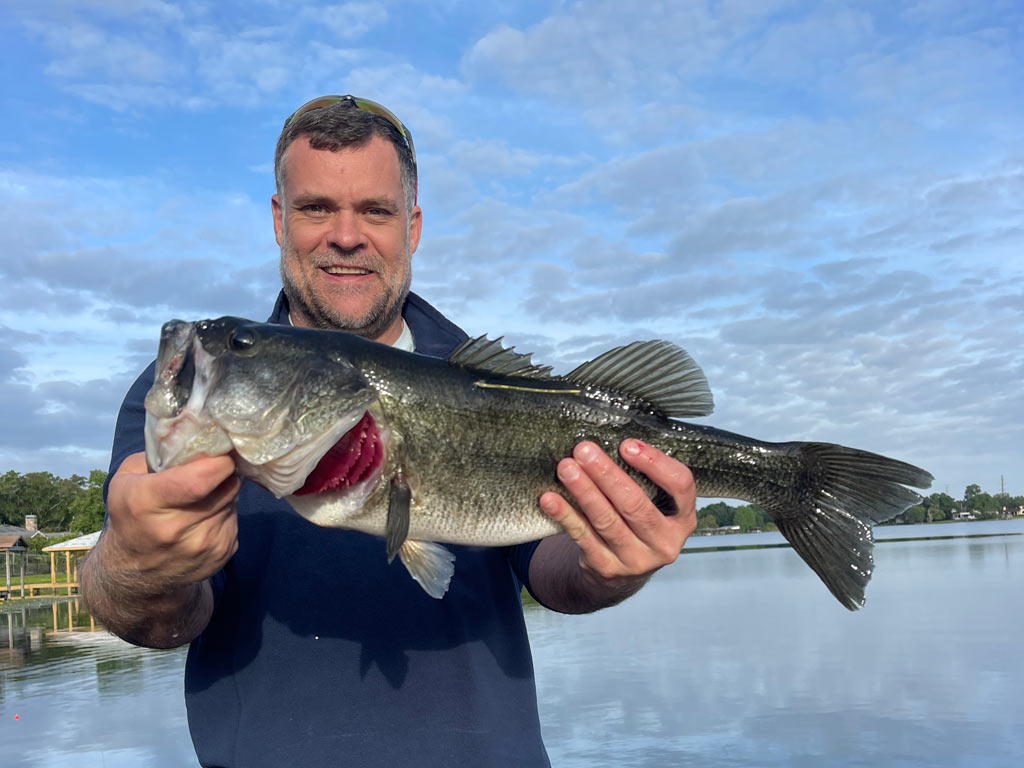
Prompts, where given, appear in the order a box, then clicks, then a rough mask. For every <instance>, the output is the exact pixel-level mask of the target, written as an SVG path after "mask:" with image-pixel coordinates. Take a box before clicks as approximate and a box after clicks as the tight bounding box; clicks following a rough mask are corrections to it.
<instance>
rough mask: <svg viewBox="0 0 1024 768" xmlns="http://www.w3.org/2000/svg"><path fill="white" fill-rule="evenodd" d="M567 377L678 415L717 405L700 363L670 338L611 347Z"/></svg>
mask: <svg viewBox="0 0 1024 768" xmlns="http://www.w3.org/2000/svg"><path fill="white" fill-rule="evenodd" d="M564 378H565V379H566V380H567V381H572V382H575V383H577V384H590V385H592V386H595V387H599V388H601V389H605V390H611V391H612V392H618V393H620V394H623V395H628V396H630V397H635V398H637V399H639V400H643V401H644V402H646V403H648V404H649V405H651V406H652V407H653V408H655V409H656V410H658V411H660V412H661V413H663V414H665V415H666V416H673V417H676V418H680V417H689V416H707V415H708V414H709V413H711V411H712V410H713V409H714V407H715V406H714V401H713V400H712V398H711V389H710V388H709V387H708V381H707V379H706V378H704V372H703V371H702V370H701V369H700V366H698V365H697V364H696V363H695V362H693V358H691V357H690V356H689V355H688V354H687V353H686V352H684V351H683V350H682V349H680V348H679V347H677V346H676V345H675V344H673V343H671V342H668V341H657V340H656V341H634V342H633V343H632V344H627V345H626V346H624V347H616V348H615V349H610V350H608V351H607V352H605V353H604V354H602V355H600V356H598V357H595V358H594V359H593V360H591V361H590V362H589V363H584V364H583V365H581V366H579V367H578V368H576V369H575V370H574V371H572V372H571V373H569V374H567V375H566V376H565V377H564Z"/></svg>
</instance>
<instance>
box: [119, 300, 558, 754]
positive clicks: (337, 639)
mask: <svg viewBox="0 0 1024 768" xmlns="http://www.w3.org/2000/svg"><path fill="white" fill-rule="evenodd" d="M287 311H288V309H287V303H286V301H285V299H284V295H283V294H281V295H280V296H279V298H278V301H277V304H276V306H275V307H274V312H273V314H272V315H271V317H270V318H269V320H270V322H279V323H280V322H287ZM403 316H404V318H405V321H406V323H407V324H408V325H409V328H410V330H411V331H412V334H413V338H414V340H415V344H416V351H417V352H420V353H422V354H427V355H434V356H439V357H443V356H446V355H447V354H448V353H449V352H450V351H451V350H452V349H453V348H454V347H455V346H456V345H457V344H459V343H460V342H461V341H462V340H463V339H465V338H466V334H465V333H464V332H463V331H462V330H461V329H460V328H458V327H457V326H455V325H454V324H452V323H451V322H450V321H448V320H447V319H446V318H445V317H444V316H442V315H441V314H440V313H439V312H438V311H437V310H435V309H434V308H433V307H431V306H430V305H429V304H427V303H426V302H425V301H423V299H421V298H419V297H418V296H416V295H415V294H410V296H409V299H408V301H407V302H406V305H405V307H404V309H403ZM152 381H153V366H152V365H150V367H149V368H147V369H146V371H145V372H143V374H142V375H141V376H140V377H139V378H138V380H136V382H135V384H134V385H133V386H132V388H131V390H129V392H128V395H127V396H126V398H125V401H124V404H123V405H122V407H121V412H120V414H119V415H118V420H117V427H116V431H115V435H114V446H113V452H112V455H111V472H113V470H114V469H116V468H117V467H118V466H119V465H120V463H121V462H122V461H123V460H124V458H125V457H126V456H128V455H129V454H131V453H135V452H137V451H141V450H144V448H143V424H144V418H145V415H144V409H143V398H144V397H145V394H146V392H147V391H148V389H149V387H150V385H151V384H152ZM535 548H536V542H533V543H530V544H523V545H519V546H516V547H495V548H481V547H462V546H450V549H451V551H452V553H453V554H454V555H455V575H454V577H453V578H452V582H451V586H450V587H449V590H448V593H447V595H445V597H444V598H443V599H441V600H435V599H434V598H432V597H430V596H428V595H427V594H426V593H425V592H424V591H423V590H422V589H421V588H420V586H419V585H418V584H417V583H416V582H415V581H413V580H412V578H410V576H409V574H408V573H407V572H406V570H405V568H404V566H402V564H401V563H400V561H399V560H398V559H396V560H395V561H394V563H393V564H391V565H388V563H387V557H386V555H385V549H384V542H383V540H382V539H379V538H376V537H373V536H368V535H366V534H362V533H358V532H355V531H346V530H340V529H330V528H321V527H319V526H316V525H314V524H312V523H310V522H308V521H306V520H305V519H303V518H302V517H300V516H299V515H298V514H297V513H295V512H294V511H293V510H292V509H291V507H289V506H288V504H287V503H285V502H283V501H280V500H277V499H275V498H274V497H273V496H272V495H271V494H269V493H268V492H267V491H265V490H263V489H262V488H260V487H259V486H257V485H255V484H254V483H250V482H244V483H243V485H242V490H241V492H240V494H239V503H238V552H237V553H236V554H235V555H234V557H232V558H231V560H230V561H229V562H228V564H227V565H226V566H225V567H224V569H223V570H222V571H221V572H220V573H218V574H217V575H216V576H215V577H214V578H213V586H214V595H215V607H214V613H213V617H212V619H211V621H210V624H209V626H208V627H207V628H206V630H205V631H204V632H203V633H202V634H201V635H200V636H199V637H198V638H196V640H195V641H193V643H192V645H191V646H190V648H189V652H188V661H187V663H186V667H185V702H186V706H187V709H188V722H189V729H190V730H191V733H192V740H193V743H194V744H195V748H196V753H197V754H198V756H199V761H200V763H201V764H202V765H204V766H220V767H222V768H234V767H235V766H238V767H244V768H260V767H261V766H267V767H268V768H269V767H270V766H273V768H280V766H289V765H290V766H302V767H303V768H307V767H308V768H313V767H314V766H360V767H361V768H365V767H369V766H388V768H392V767H393V766H404V765H415V766H417V768H433V767H434V766H438V767H440V766H474V767H477V766H479V767H480V768H483V767H485V766H494V767H495V768H497V767H499V766H507V767H508V768H513V767H515V768H527V767H532V766H548V765H549V762H548V758H547V754H546V752H545V750H544V745H543V742H542V740H541V734H540V722H539V719H538V715H537V695H536V688H535V685H534V678H533V660H532V657H531V655H530V647H529V643H528V640H527V635H526V626H525V623H524V621H523V613H522V606H521V605H520V600H519V593H520V588H521V584H522V583H526V582H527V578H528V570H529V562H530V558H531V557H532V555H533V551H534V549H535Z"/></svg>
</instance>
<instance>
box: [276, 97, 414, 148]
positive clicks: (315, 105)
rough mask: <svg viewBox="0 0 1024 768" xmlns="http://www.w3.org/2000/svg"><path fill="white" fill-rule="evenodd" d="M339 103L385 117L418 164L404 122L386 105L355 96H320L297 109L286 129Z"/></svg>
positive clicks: (289, 119)
mask: <svg viewBox="0 0 1024 768" xmlns="http://www.w3.org/2000/svg"><path fill="white" fill-rule="evenodd" d="M339 101H350V102H352V104H353V105H355V106H356V107H358V108H359V109H361V110H363V111H364V112H369V113H370V114H371V115H377V117H383V118H384V119H385V120H387V121H388V122H389V123H391V124H392V125H393V126H395V128H396V129H398V133H399V134H401V136H402V138H403V139H405V143H406V144H408V145H409V153H410V154H411V155H412V162H413V165H415V164H416V148H415V147H414V146H413V143H412V133H410V132H409V129H408V128H406V127H405V125H404V124H403V123H402V121H401V120H399V119H398V118H397V117H396V116H395V114H394V112H392V111H391V110H390V109H388V108H387V107H385V106H384V105H382V104H378V103H377V102H375V101H370V100H369V99H359V98H356V97H355V96H320V97H319V98H316V99H312V100H311V101H307V102H306V103H305V104H303V105H302V106H301V107H299V108H298V109H296V110H295V111H294V112H293V113H292V114H291V116H290V117H289V118H288V119H287V120H285V121H284V127H285V128H287V127H288V126H289V125H290V124H291V123H292V121H293V120H295V119H296V118H298V117H299V116H300V115H304V114H306V113H307V112H310V111H312V110H314V109H320V108H321V107H329V106H331V104H337V103H338V102H339Z"/></svg>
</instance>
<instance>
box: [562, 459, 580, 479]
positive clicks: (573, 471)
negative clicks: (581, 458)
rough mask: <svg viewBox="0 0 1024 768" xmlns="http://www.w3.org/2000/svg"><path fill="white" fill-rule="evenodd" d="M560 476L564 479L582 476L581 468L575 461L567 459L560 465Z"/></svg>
mask: <svg viewBox="0 0 1024 768" xmlns="http://www.w3.org/2000/svg"><path fill="white" fill-rule="evenodd" d="M558 476H559V477H560V478H562V479H563V480H575V479H576V478H577V477H579V476H580V468H579V467H577V466H576V463H575V462H572V461H567V462H565V463H564V464H559V465H558Z"/></svg>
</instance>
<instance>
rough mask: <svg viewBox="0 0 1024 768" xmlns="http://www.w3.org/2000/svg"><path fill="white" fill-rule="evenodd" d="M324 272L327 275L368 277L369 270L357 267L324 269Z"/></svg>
mask: <svg viewBox="0 0 1024 768" xmlns="http://www.w3.org/2000/svg"><path fill="white" fill-rule="evenodd" d="M323 270H324V272H326V273H327V274H329V275H368V274H370V270H368V269H360V268H359V267H324V268H323Z"/></svg>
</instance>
